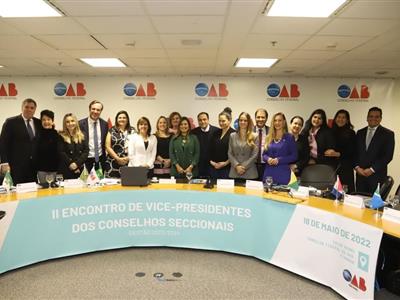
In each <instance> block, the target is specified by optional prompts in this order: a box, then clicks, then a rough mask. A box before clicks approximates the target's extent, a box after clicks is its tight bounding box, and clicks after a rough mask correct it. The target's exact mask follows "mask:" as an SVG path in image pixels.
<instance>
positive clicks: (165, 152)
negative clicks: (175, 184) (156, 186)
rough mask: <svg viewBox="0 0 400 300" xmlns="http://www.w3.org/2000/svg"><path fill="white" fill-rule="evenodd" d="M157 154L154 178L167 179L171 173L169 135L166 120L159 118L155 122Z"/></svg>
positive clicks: (162, 117)
mask: <svg viewBox="0 0 400 300" xmlns="http://www.w3.org/2000/svg"><path fill="white" fill-rule="evenodd" d="M154 135H155V136H156V138H157V154H156V160H155V162H154V176H157V177H159V178H168V177H169V176H170V173H171V159H170V158H169V142H170V141H171V136H172V135H171V134H170V133H169V131H168V120H167V118H166V117H164V116H160V117H159V118H158V120H157V125H156V133H155V134H154Z"/></svg>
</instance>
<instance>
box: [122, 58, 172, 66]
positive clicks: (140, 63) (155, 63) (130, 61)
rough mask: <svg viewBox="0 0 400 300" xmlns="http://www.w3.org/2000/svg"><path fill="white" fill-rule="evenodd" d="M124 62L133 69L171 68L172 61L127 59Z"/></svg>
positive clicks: (162, 59)
mask: <svg viewBox="0 0 400 300" xmlns="http://www.w3.org/2000/svg"><path fill="white" fill-rule="evenodd" d="M123 61H124V62H125V63H126V64H127V65H128V66H130V67H132V68H136V67H170V66H171V63H170V61H169V60H168V59H166V58H125V59H124V60H123Z"/></svg>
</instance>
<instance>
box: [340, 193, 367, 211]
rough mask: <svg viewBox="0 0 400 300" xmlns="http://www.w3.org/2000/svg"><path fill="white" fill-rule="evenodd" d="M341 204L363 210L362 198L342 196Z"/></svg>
mask: <svg viewBox="0 0 400 300" xmlns="http://www.w3.org/2000/svg"><path fill="white" fill-rule="evenodd" d="M343 204H344V205H347V206H352V207H356V208H365V205H364V198H363V197H360V196H354V195H344V201H343Z"/></svg>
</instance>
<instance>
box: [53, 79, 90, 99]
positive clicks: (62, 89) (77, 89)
mask: <svg viewBox="0 0 400 300" xmlns="http://www.w3.org/2000/svg"><path fill="white" fill-rule="evenodd" d="M54 94H56V95H57V96H58V97H83V96H85V95H86V90H85V85H84V84H83V83H82V82H77V83H76V84H72V83H69V84H68V86H67V85H66V84H65V83H63V82H58V83H56V85H55V86H54Z"/></svg>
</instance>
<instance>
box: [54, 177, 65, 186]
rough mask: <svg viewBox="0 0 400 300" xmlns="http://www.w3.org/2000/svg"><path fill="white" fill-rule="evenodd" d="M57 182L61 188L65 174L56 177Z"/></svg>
mask: <svg viewBox="0 0 400 300" xmlns="http://www.w3.org/2000/svg"><path fill="white" fill-rule="evenodd" d="M56 181H57V185H58V187H59V188H61V182H63V181H64V176H63V174H57V175H56Z"/></svg>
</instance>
